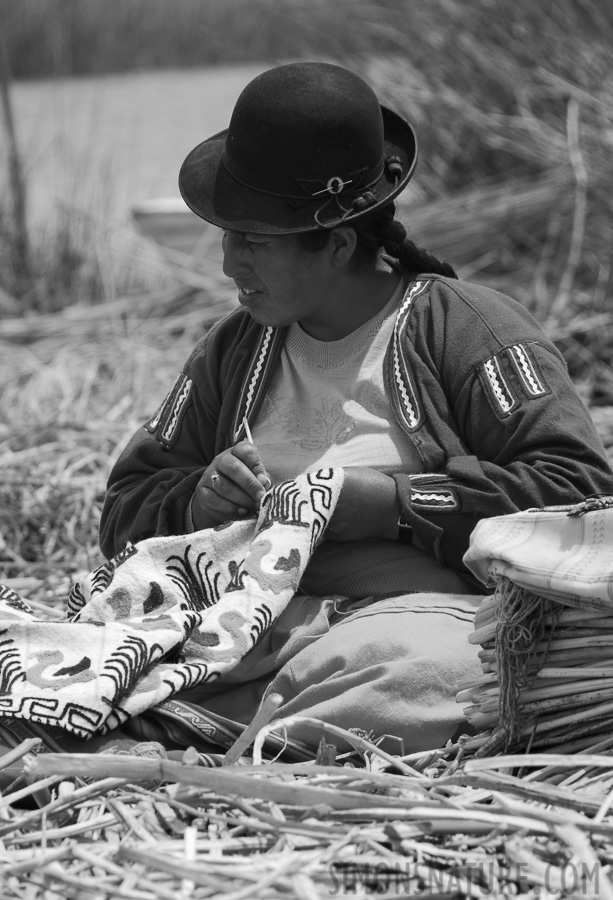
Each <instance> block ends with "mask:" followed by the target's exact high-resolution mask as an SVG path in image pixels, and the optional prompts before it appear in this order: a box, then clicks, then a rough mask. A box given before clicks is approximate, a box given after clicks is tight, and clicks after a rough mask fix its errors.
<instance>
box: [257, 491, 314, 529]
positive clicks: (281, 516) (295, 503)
mask: <svg viewBox="0 0 613 900" xmlns="http://www.w3.org/2000/svg"><path fill="white" fill-rule="evenodd" d="M306 506H307V501H306V500H301V499H300V490H299V489H298V487H297V486H296V484H295V483H294V482H293V481H287V482H285V483H284V484H280V485H278V486H277V487H276V488H275V489H274V491H270V492H269V493H268V494H266V495H265V496H264V499H263V500H262V509H263V510H264V517H263V519H262V521H261V524H260V533H261V532H262V531H264V530H265V529H266V528H271V527H272V525H273V524H274V523H275V522H282V523H283V524H284V525H297V526H298V527H299V528H308V527H309V523H308V522H306V521H305V520H304V515H303V513H304V509H305V507H306Z"/></svg>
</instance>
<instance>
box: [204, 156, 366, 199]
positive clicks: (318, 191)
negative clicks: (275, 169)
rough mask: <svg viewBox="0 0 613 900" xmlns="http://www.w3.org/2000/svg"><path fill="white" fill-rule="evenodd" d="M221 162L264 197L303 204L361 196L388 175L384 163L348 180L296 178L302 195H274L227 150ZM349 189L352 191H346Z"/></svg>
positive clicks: (346, 178) (287, 191)
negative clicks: (340, 197)
mask: <svg viewBox="0 0 613 900" xmlns="http://www.w3.org/2000/svg"><path fill="white" fill-rule="evenodd" d="M221 161H222V163H223V165H224V168H225V169H226V170H227V172H228V173H229V174H230V175H231V176H232V178H234V179H235V180H236V181H238V182H239V184H242V185H243V186H244V187H246V188H249V189H250V190H253V191H258V192H259V193H261V194H268V195H269V196H271V197H280V198H283V199H285V200H301V201H302V202H306V201H308V200H310V199H311V198H312V199H313V200H321V199H323V197H322V194H325V193H328V194H330V195H332V196H338V195H339V194H344V195H345V196H346V195H348V194H354V193H355V194H357V193H360V192H361V191H364V190H368V188H371V187H373V185H375V184H376V183H377V182H378V181H379V180H380V179H381V177H382V175H383V171H384V161H383V159H381V160H380V162H379V163H378V165H377V166H376V167H375V168H374V169H370V171H369V170H368V168H367V167H366V166H363V167H362V168H361V169H357V170H356V171H355V172H350V173H349V174H348V175H347V176H346V177H345V176H343V175H333V176H332V177H331V178H328V179H327V180H324V179H323V178H296V179H295V180H294V184H295V185H297V186H298V187H299V188H302V193H300V194H295V193H292V192H291V191H290V190H286V191H273V190H271V189H270V187H269V185H268V183H267V182H265V180H264V179H263V178H262V177H261V176H259V175H256V174H255V173H254V172H252V171H251V170H250V169H247V168H246V167H245V166H243V165H241V164H240V163H239V162H237V161H236V160H235V159H233V158H232V156H231V155H230V153H229V152H228V149H227V147H226V148H225V149H224V151H223V155H222V157H221ZM345 188H348V190H345Z"/></svg>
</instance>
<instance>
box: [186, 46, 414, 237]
mask: <svg viewBox="0 0 613 900" xmlns="http://www.w3.org/2000/svg"><path fill="white" fill-rule="evenodd" d="M416 161H417V142H416V138H415V134H414V132H413V129H412V128H411V126H410V125H409V123H408V122H406V121H405V120H404V119H403V118H401V116H399V115H397V114H396V113H393V112H391V110H389V109H386V108H385V107H383V106H380V104H379V101H378V100H377V97H376V95H375V93H374V91H373V90H372V89H371V88H370V87H369V86H368V85H367V84H366V82H365V81H363V80H362V79H361V78H360V77H359V76H358V75H356V74H355V73H353V72H350V71H348V70H347V69H343V68H341V67H340V66H334V65H330V64H328V63H319V62H305V63H291V64H290V65H286V66H277V67H276V68H274V69H270V70H269V71H267V72H264V73H263V74H262V75H258V76H257V78H254V80H253V81H251V82H250V83H249V84H248V85H247V87H246V88H245V89H244V90H243V92H242V94H241V95H240V97H239V98H238V100H237V102H236V106H235V107H234V112H233V113H232V118H231V120H230V127H229V128H227V129H226V130H225V131H220V132H219V134H216V135H213V137H211V138H209V139H208V140H206V141H203V143H201V144H198V146H197V147H195V148H194V149H193V150H192V151H191V153H189V154H188V156H187V158H186V160H185V162H184V163H183V165H182V166H181V171H180V174H179V187H180V190H181V194H182V196H183V199H184V200H185V202H186V203H187V205H188V206H189V207H190V209H192V210H193V211H194V212H195V213H196V214H197V215H199V216H201V218H203V219H206V220H207V221H208V222H212V223H213V224H214V225H218V226H220V227H221V228H226V229H228V230H232V231H246V232H250V233H254V234H292V233H295V232H300V231H313V230H315V229H318V228H332V227H334V226H335V225H340V224H342V223H347V224H350V223H351V222H354V221H355V220H356V219H358V218H359V217H361V216H363V215H365V214H366V213H369V212H372V211H373V210H375V209H378V208H379V207H381V206H384V205H385V204H386V203H389V202H390V200H392V199H393V198H394V197H396V196H397V194H399V193H400V192H401V191H402V190H403V189H404V188H405V187H406V185H407V183H408V181H409V179H410V177H411V175H412V174H413V170H414V168H415V163H416Z"/></svg>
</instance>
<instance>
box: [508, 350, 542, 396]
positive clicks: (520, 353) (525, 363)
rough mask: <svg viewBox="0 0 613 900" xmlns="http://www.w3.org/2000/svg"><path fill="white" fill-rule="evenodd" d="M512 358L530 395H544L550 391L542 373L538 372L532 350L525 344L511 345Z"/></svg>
mask: <svg viewBox="0 0 613 900" xmlns="http://www.w3.org/2000/svg"><path fill="white" fill-rule="evenodd" d="M509 353H510V355H511V359H512V361H513V363H514V364H515V368H516V369H517V374H518V375H519V377H520V380H521V383H522V384H523V386H524V389H525V391H526V393H527V394H528V396H529V397H542V396H543V395H544V394H547V393H549V391H548V388H547V386H546V385H545V384H544V382H543V379H542V377H541V375H540V374H539V373H538V372H537V368H536V364H535V363H534V362H533V360H532V358H531V355H530V352H529V350H528V348H527V346H526V345H525V344H515V345H514V346H513V347H509Z"/></svg>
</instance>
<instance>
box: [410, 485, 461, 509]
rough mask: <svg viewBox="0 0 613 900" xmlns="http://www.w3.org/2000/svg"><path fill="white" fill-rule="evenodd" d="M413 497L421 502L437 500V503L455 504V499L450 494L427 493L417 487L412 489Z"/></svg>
mask: <svg viewBox="0 0 613 900" xmlns="http://www.w3.org/2000/svg"><path fill="white" fill-rule="evenodd" d="M411 499H415V500H418V501H420V502H425V501H427V500H435V501H436V502H437V503H451V504H452V505H455V499H454V498H453V497H451V496H450V495H449V494H427V493H425V491H424V492H422V491H418V490H416V489H415V488H414V489H413V491H412V494H411Z"/></svg>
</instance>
